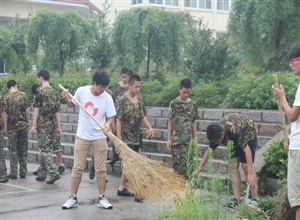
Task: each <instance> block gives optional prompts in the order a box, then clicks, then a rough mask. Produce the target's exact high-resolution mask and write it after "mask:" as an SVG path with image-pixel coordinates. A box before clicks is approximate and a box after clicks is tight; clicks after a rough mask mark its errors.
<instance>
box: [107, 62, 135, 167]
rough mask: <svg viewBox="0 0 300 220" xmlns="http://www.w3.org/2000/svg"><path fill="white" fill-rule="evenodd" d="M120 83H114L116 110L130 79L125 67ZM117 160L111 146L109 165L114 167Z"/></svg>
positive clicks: (128, 71) (117, 157)
mask: <svg viewBox="0 0 300 220" xmlns="http://www.w3.org/2000/svg"><path fill="white" fill-rule="evenodd" d="M120 75H121V81H120V82H118V83H116V85H115V87H114V95H113V98H114V103H115V106H116V109H117V105H118V104H117V103H118V101H119V100H120V99H121V97H122V96H123V95H124V94H125V93H126V92H127V90H128V79H129V77H130V70H129V69H128V68H126V67H123V68H122V69H121V73H120ZM118 160H119V155H118V154H117V153H116V152H115V147H114V146H113V157H112V158H111V160H110V161H109V164H111V165H114V163H115V162H116V161H118Z"/></svg>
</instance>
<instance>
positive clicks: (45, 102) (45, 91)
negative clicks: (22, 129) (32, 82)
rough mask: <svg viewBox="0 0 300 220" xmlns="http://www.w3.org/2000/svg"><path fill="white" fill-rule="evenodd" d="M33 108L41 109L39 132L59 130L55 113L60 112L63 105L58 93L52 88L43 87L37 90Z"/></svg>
mask: <svg viewBox="0 0 300 220" xmlns="http://www.w3.org/2000/svg"><path fill="white" fill-rule="evenodd" d="M33 107H35V108H39V109H40V112H39V116H38V120H37V129H38V131H53V130H55V129H56V128H57V121H56V116H55V113H56V112H59V111H60V109H61V105H60V101H59V97H58V95H57V92H56V91H55V90H54V89H53V88H52V87H51V86H41V87H39V88H38V89H37V94H36V96H35V99H34V103H33Z"/></svg>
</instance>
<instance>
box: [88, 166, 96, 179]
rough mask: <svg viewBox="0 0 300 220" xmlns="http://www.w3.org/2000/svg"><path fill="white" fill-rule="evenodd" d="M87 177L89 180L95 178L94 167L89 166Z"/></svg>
mask: <svg viewBox="0 0 300 220" xmlns="http://www.w3.org/2000/svg"><path fill="white" fill-rule="evenodd" d="M89 178H90V180H93V179H94V178H95V167H94V166H91V168H90V170H89Z"/></svg>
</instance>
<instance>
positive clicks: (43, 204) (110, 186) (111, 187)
mask: <svg viewBox="0 0 300 220" xmlns="http://www.w3.org/2000/svg"><path fill="white" fill-rule="evenodd" d="M6 162H7V165H9V163H8V161H6ZM7 167H9V166H7ZM37 168H38V165H37V164H28V173H27V176H26V179H19V178H18V179H16V180H10V181H9V182H8V183H5V184H2V183H0V196H1V198H0V219H1V220H25V219H26V220H27V219H34V220H46V219H47V220H50V219H51V220H52V219H57V220H59V219H72V220H77V219H78V220H92V219H95V220H96V219H101V220H142V219H155V217H154V215H155V209H156V208H157V207H158V206H159V205H158V204H153V203H152V202H151V201H150V200H145V201H144V203H137V202H135V201H134V198H133V197H131V198H129V197H118V196H117V188H118V186H119V181H120V176H114V175H108V176H107V180H108V183H107V185H106V197H107V198H108V200H109V202H110V203H111V204H112V205H113V209H112V210H105V209H102V208H98V207H97V202H98V196H99V193H98V190H97V183H96V180H95V179H94V180H90V179H89V176H88V173H84V174H83V177H82V181H81V184H80V187H79V190H78V194H77V198H78V207H77V208H73V209H69V210H62V208H61V206H62V205H63V204H64V203H65V202H66V200H67V199H68V196H69V194H70V182H71V170H70V169H67V170H66V171H65V172H64V173H63V174H62V175H61V178H60V179H59V180H57V181H56V182H55V183H54V184H52V185H49V184H46V182H38V181H36V180H35V176H34V175H33V174H32V172H33V171H35V170H36V169H37Z"/></svg>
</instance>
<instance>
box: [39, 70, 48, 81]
mask: <svg viewBox="0 0 300 220" xmlns="http://www.w3.org/2000/svg"><path fill="white" fill-rule="evenodd" d="M37 77H39V78H40V77H43V79H44V80H45V81H49V79H50V73H49V72H48V70H46V69H41V70H40V71H39V72H38V73H37Z"/></svg>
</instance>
